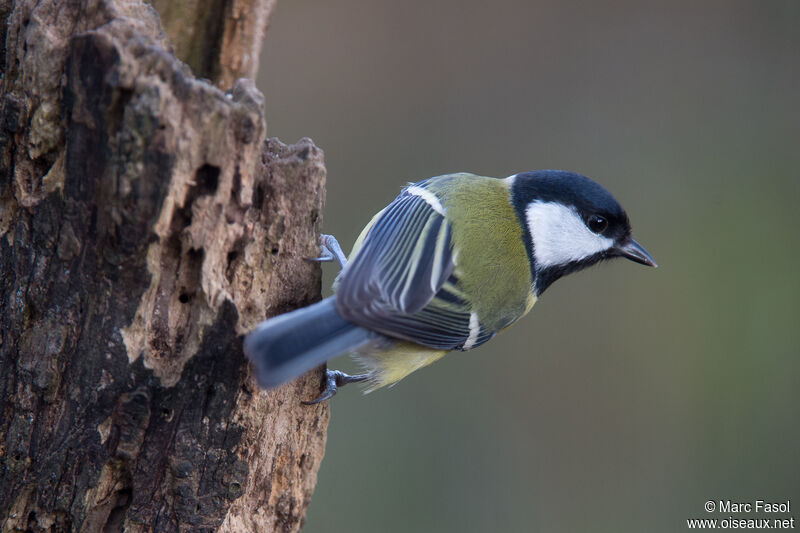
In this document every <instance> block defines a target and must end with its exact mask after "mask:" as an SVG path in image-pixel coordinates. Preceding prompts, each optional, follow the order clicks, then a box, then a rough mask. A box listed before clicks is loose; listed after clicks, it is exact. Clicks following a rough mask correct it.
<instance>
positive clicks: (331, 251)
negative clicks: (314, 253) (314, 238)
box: [308, 233, 347, 268]
mask: <svg viewBox="0 0 800 533" xmlns="http://www.w3.org/2000/svg"><path fill="white" fill-rule="evenodd" d="M319 237H320V238H319V240H320V243H319V251H320V254H319V257H309V258H308V260H309V261H320V262H328V261H333V260H334V259H335V260H336V261H337V262H338V263H339V266H340V267H342V268H344V266H345V265H346V264H347V257H346V256H345V255H344V252H343V251H342V247H341V246H339V241H337V240H336V237H334V236H333V235H325V234H324V233H323V234H321V235H320V236H319Z"/></svg>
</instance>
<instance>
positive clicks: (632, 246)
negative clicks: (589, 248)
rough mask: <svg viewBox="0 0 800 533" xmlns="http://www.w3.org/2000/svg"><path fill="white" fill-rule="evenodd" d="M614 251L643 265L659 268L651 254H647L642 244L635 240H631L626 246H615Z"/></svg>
mask: <svg viewBox="0 0 800 533" xmlns="http://www.w3.org/2000/svg"><path fill="white" fill-rule="evenodd" d="M614 249H615V250H616V252H617V253H618V254H619V255H621V256H622V257H627V258H628V259H630V260H631V261H635V262H637V263H641V264H642V265H647V266H651V267H658V265H657V264H656V262H655V260H653V258H652V257H651V256H650V254H648V253H647V250H645V249H644V248H643V247H642V245H641V244H639V243H638V242H636V241H634V240H633V239H629V240H628V241H627V242H625V243H624V244H620V245H617V246H615V247H614Z"/></svg>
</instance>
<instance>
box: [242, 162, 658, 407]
mask: <svg viewBox="0 0 800 533" xmlns="http://www.w3.org/2000/svg"><path fill="white" fill-rule="evenodd" d="M322 249H323V255H322V257H319V258H316V259H318V260H331V259H333V258H336V259H338V260H339V262H340V264H341V265H342V270H341V272H340V273H339V275H338V277H337V279H336V281H335V283H334V289H335V295H334V296H331V297H329V298H325V299H324V300H322V301H321V302H319V303H316V304H313V305H311V306H309V307H305V308H302V309H298V310H296V311H292V312H290V313H286V314H284V315H280V316H278V317H275V318H271V319H269V320H267V321H265V322H263V323H261V324H260V325H259V326H258V327H257V328H256V329H255V330H254V331H253V332H252V333H250V334H249V335H248V336H247V337H246V339H245V341H244V351H245V353H246V354H247V356H248V357H249V358H250V360H251V361H252V362H253V363H254V364H255V366H256V370H257V378H258V382H259V384H260V385H261V386H262V387H268V388H269V387H276V386H278V385H280V384H282V383H284V382H286V381H288V380H290V379H293V378H295V377H297V376H299V375H300V374H302V373H304V372H306V371H308V370H311V369H312V368H314V367H316V366H318V365H320V364H322V363H324V362H326V361H327V360H329V359H331V358H332V357H335V356H337V355H341V354H345V353H349V354H351V355H352V356H353V357H354V358H355V359H356V360H357V361H359V362H360V363H361V364H362V365H363V366H364V369H365V372H364V373H362V374H359V375H353V376H350V375H347V374H344V373H342V372H339V371H332V370H328V371H327V375H326V380H325V389H324V391H323V392H322V394H321V395H320V396H319V397H318V398H317V399H315V400H313V401H312V402H306V403H317V402H320V401H323V400H326V399H328V398H330V397H332V396H333V395H334V394H335V393H336V390H337V387H340V386H342V385H344V384H345V383H351V382H360V381H363V382H366V384H367V390H368V391H371V390H374V389H377V388H379V387H383V386H385V385H390V384H393V383H396V382H398V381H399V380H400V379H402V378H404V377H405V376H407V375H408V374H410V373H411V372H413V371H415V370H417V369H419V368H422V367H424V366H427V365H429V364H431V363H432V362H434V361H436V360H437V359H439V358H441V357H442V356H443V355H445V354H446V353H447V352H449V351H452V350H461V351H466V350H471V349H473V348H476V347H478V346H480V345H481V344H483V343H485V342H486V341H488V340H489V339H491V338H492V337H494V336H495V335H497V334H498V333H499V332H501V331H503V330H504V329H506V328H507V327H509V326H510V325H512V324H513V323H514V322H516V321H517V320H519V318H521V317H522V316H524V315H525V314H527V313H528V311H530V310H531V307H533V304H534V303H535V302H536V299H537V298H538V297H539V296H540V295H541V294H542V293H543V292H544V291H545V290H546V289H547V288H548V287H549V286H550V285H551V284H552V283H553V282H554V281H556V280H557V279H558V278H560V277H562V276H565V275H566V274H569V273H571V272H576V271H578V270H581V269H584V268H586V267H588V266H591V265H594V264H595V263H597V262H599V261H602V260H604V259H610V258H613V257H626V258H628V259H630V260H632V261H635V262H637V263H641V264H643V265H649V266H656V263H655V261H653V258H652V257H651V256H650V254H648V253H647V251H645V249H644V248H643V247H642V246H641V245H640V244H639V243H637V242H636V241H635V240H633V238H632V237H631V226H630V222H629V221H628V216H627V215H626V214H625V211H624V210H623V209H622V207H621V206H620V205H619V203H618V202H617V201H616V200H615V199H614V197H613V196H611V194H610V193H609V192H608V191H606V190H605V189H604V188H603V187H601V186H600V185H598V184H597V183H595V182H594V181H592V180H590V179H589V178H587V177H585V176H581V175H579V174H575V173H573V172H566V171H561V170H537V171H533V172H523V173H520V174H516V175H514V176H510V177H508V178H505V179H498V178H490V177H484V176H476V175H474V174H468V173H458V174H447V175H444V176H437V177H434V178H429V179H426V180H423V181H419V182H417V183H413V184H410V185H409V186H407V187H406V188H405V189H403V191H402V192H401V193H400V195H399V196H398V197H397V198H395V200H394V201H393V202H392V203H390V204H389V205H388V206H387V207H386V208H384V209H383V210H382V211H381V212H379V213H378V214H377V215H375V216H374V217H373V218H372V220H371V221H370V222H369V224H367V226H366V227H365V228H364V230H363V231H362V232H361V235H360V236H359V237H358V239H357V240H356V243H355V245H354V246H353V251H352V252H351V254H350V257H349V260H347V259H345V257H344V254H343V253H342V251H341V248H340V247H339V245H338V243H336V240H335V239H333V238H332V237H330V236H323V243H322Z"/></svg>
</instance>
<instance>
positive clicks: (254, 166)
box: [0, 0, 329, 531]
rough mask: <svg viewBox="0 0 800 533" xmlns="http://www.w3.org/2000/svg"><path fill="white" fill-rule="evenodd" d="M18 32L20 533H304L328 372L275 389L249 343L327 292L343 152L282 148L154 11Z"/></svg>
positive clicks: (3, 255)
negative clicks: (187, 56) (328, 227)
mask: <svg viewBox="0 0 800 533" xmlns="http://www.w3.org/2000/svg"><path fill="white" fill-rule="evenodd" d="M264 5H266V4H264ZM3 14H10V15H9V17H8V20H7V22H5V17H4V18H3V21H4V22H3V24H4V25H2V26H0V29H2V30H3V32H4V35H5V47H4V49H3V54H2V57H0V60H2V64H3V65H4V71H3V74H2V76H3V77H2V92H0V125H1V126H2V129H0V275H2V280H1V282H0V463H1V464H2V468H0V524H2V529H3V530H4V531H7V530H8V531H16V530H20V531H70V530H80V531H118V530H123V529H124V530H127V531H146V530H155V531H178V530H183V531H188V530H192V531H194V530H201V531H202V530H206V531H210V530H220V529H221V530H226V531H296V530H298V529H299V527H300V526H301V524H302V519H303V516H304V513H305V508H306V506H307V505H308V503H309V500H310V497H311V493H312V490H313V486H314V484H315V482H316V472H317V469H318V467H319V464H320V461H321V459H322V454H323V452H324V445H325V430H326V427H327V422H328V416H329V412H328V408H327V406H325V405H322V406H317V407H306V406H303V405H300V403H299V401H300V399H305V398H311V397H313V396H314V395H315V394H316V393H317V392H318V387H319V381H320V375H319V374H314V375H311V374H310V375H309V376H306V377H305V378H303V379H300V380H297V381H296V382H294V383H293V384H291V385H289V386H286V387H283V388H281V389H279V390H277V391H274V392H263V391H259V390H258V389H257V388H256V386H255V384H254V381H253V379H252V377H251V376H250V373H249V367H248V365H247V363H246V361H245V360H244V357H243V355H242V349H241V334H242V333H244V332H246V331H248V330H249V329H250V328H252V327H253V326H254V325H255V324H256V323H257V322H258V321H260V320H262V319H264V318H265V317H266V316H271V315H275V314H278V313H280V312H283V311H286V310H288V309H290V308H293V307H297V306H300V305H304V304H307V303H310V302H312V301H314V300H316V299H317V298H318V297H319V283H320V276H319V269H318V267H317V266H315V265H314V264H312V263H310V262H308V261H305V260H304V257H310V256H314V255H316V254H317V252H318V248H317V244H316V241H317V233H318V230H319V223H320V216H321V215H320V213H321V208H322V198H323V196H324V190H323V187H324V179H325V168H324V165H323V158H322V152H321V150H319V149H318V148H317V147H315V146H314V145H313V143H312V142H311V141H310V140H307V139H304V140H301V141H300V142H298V143H297V144H296V145H293V146H286V145H283V144H281V143H280V142H279V141H277V140H272V139H270V140H265V136H266V124H265V121H264V116H263V110H262V96H261V94H260V93H259V92H258V91H257V90H256V89H255V88H254V87H253V86H252V83H250V82H247V81H244V80H243V81H240V82H237V83H236V85H235V86H234V89H233V90H232V91H231V93H230V94H225V93H223V92H221V91H220V90H218V89H216V88H214V87H212V86H210V85H209V84H207V83H204V82H201V81H197V80H196V79H195V78H194V77H193V76H192V75H191V72H190V70H189V69H188V68H187V67H186V65H184V64H182V63H181V62H179V61H178V60H176V59H175V58H174V57H173V56H172V54H171V53H170V52H169V51H168V44H167V40H166V37H165V34H164V33H163V32H162V31H161V29H160V25H159V20H158V16H157V15H156V13H155V11H153V9H152V8H151V7H150V6H149V5H148V4H145V3H143V2H139V1H135V0H82V1H78V0H73V1H67V2H63V1H57V0H50V1H47V0H39V1H34V0H19V1H17V2H13V3H9V2H5V3H3V4H0V15H3Z"/></svg>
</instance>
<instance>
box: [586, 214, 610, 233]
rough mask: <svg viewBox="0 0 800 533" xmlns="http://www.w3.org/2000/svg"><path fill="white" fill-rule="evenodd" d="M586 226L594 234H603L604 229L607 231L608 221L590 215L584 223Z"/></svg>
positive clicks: (598, 216)
mask: <svg viewBox="0 0 800 533" xmlns="http://www.w3.org/2000/svg"><path fill="white" fill-rule="evenodd" d="M586 225H587V226H589V229H590V230H592V231H593V232H594V233H603V232H604V231H605V230H606V229H608V220H606V219H605V218H603V217H601V216H600V215H592V216H590V217H589V219H588V220H587V221H586Z"/></svg>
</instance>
